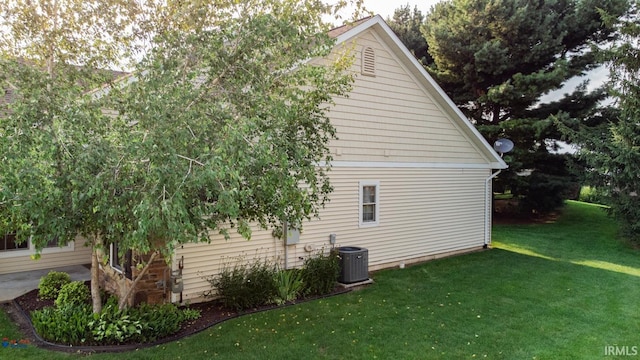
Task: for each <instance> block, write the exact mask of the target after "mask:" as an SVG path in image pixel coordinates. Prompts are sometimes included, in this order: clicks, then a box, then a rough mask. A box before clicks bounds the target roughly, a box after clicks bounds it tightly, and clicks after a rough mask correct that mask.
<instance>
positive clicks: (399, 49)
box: [329, 15, 508, 169]
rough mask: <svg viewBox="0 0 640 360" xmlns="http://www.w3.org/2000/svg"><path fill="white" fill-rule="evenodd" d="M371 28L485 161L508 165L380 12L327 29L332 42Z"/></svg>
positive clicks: (359, 33) (344, 41)
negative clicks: (333, 38)
mask: <svg viewBox="0 0 640 360" xmlns="http://www.w3.org/2000/svg"><path fill="white" fill-rule="evenodd" d="M368 30H372V31H374V32H375V34H376V35H377V36H378V37H379V38H380V39H381V41H383V42H384V43H385V45H386V46H388V47H389V49H391V50H392V52H393V53H394V54H395V55H396V56H397V57H398V60H399V61H400V62H401V63H402V64H403V65H404V66H405V67H406V68H407V69H408V71H409V72H410V73H411V74H412V75H413V76H414V77H415V78H416V79H418V81H419V82H420V85H421V86H423V87H424V88H425V90H426V92H427V94H428V96H430V97H431V98H432V100H433V102H434V103H435V104H436V105H437V106H438V107H440V109H441V110H442V111H443V112H444V113H445V114H447V115H448V116H449V118H450V119H452V120H453V121H454V122H455V125H457V127H458V128H459V129H460V131H461V132H462V133H463V134H464V135H465V136H466V137H467V138H468V139H469V140H470V141H471V142H472V144H473V145H474V146H475V147H476V149H477V150H478V151H479V152H480V153H481V154H482V155H483V156H484V157H485V158H486V159H487V160H488V161H489V163H490V165H491V168H493V169H506V168H507V167H508V165H507V164H506V163H505V162H504V160H503V159H502V158H501V157H500V155H498V153H497V152H496V151H495V150H494V149H493V147H492V146H491V145H489V143H488V142H487V140H485V138H484V137H483V136H482V134H480V132H479V131H478V130H477V129H476V128H475V126H473V124H472V123H471V122H470V121H469V120H468V119H467V117H466V116H465V115H464V114H463V113H462V111H461V110H460V109H459V108H458V107H457V106H456V105H455V104H454V103H453V101H452V100H451V98H449V96H448V95H447V94H446V93H445V92H444V90H442V88H441V87H440V86H439V85H438V84H437V83H436V81H435V80H434V79H433V77H431V75H430V74H429V73H428V72H427V71H426V70H425V69H424V67H423V66H422V64H420V62H418V60H417V59H416V58H415V57H414V56H413V55H412V54H411V52H409V49H407V47H406V46H404V44H403V43H402V41H400V39H399V38H398V37H397V36H396V35H395V33H394V32H393V30H391V28H390V27H389V25H387V23H386V22H385V21H384V20H383V19H382V17H381V16H380V15H376V16H373V17H368V18H364V19H361V20H358V21H356V22H354V23H352V24H348V25H345V26H341V27H337V28H335V29H333V30H331V31H330V32H329V35H330V36H332V37H335V38H336V45H339V44H342V43H346V42H349V41H351V40H353V39H354V38H356V37H357V36H359V35H361V34H362V33H364V32H365V31H368Z"/></svg>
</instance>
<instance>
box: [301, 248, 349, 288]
mask: <svg viewBox="0 0 640 360" xmlns="http://www.w3.org/2000/svg"><path fill="white" fill-rule="evenodd" d="M338 276H340V263H339V262H338V253H337V252H334V251H331V253H330V254H329V255H324V254H319V255H318V256H315V257H310V258H308V259H306V260H305V262H304V267H303V269H302V280H303V281H304V285H305V290H304V293H305V294H307V295H324V294H328V293H330V292H332V291H333V289H334V288H335V286H336V282H337V281H338Z"/></svg>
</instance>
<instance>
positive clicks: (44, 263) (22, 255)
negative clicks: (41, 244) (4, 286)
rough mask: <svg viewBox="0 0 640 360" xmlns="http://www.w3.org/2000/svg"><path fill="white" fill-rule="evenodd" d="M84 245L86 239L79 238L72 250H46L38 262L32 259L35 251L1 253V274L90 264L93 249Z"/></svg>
mask: <svg viewBox="0 0 640 360" xmlns="http://www.w3.org/2000/svg"><path fill="white" fill-rule="evenodd" d="M84 243H85V241H84V239H82V238H77V239H76V240H75V242H74V244H73V247H72V249H69V248H66V247H64V248H51V249H44V250H43V251H42V256H41V257H40V259H38V260H32V259H31V255H32V254H33V253H34V251H33V250H25V251H19V252H16V253H14V254H9V253H8V252H5V253H0V274H8V273H14V272H21V271H29V270H41V269H51V268H55V267H62V266H68V265H83V264H90V263H91V248H90V247H86V246H84Z"/></svg>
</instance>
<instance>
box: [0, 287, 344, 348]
mask: <svg viewBox="0 0 640 360" xmlns="http://www.w3.org/2000/svg"><path fill="white" fill-rule="evenodd" d="M349 291H351V290H350V289H344V288H341V287H336V288H335V289H334V291H333V292H332V293H330V294H327V295H324V296H316V297H308V298H304V299H300V300H297V301H296V302H292V303H288V304H285V305H284V306H289V305H294V304H297V303H301V302H306V301H310V300H315V299H318V298H321V297H329V296H333V295H338V294H343V293H347V292H349ZM46 306H53V300H42V299H39V298H38V290H37V289H36V290H32V291H30V292H28V293H26V294H24V295H22V296H20V297H18V298H16V299H14V301H13V302H7V303H0V308H2V310H4V311H5V312H6V313H7V314H8V315H9V316H10V318H11V319H12V320H13V321H14V322H15V323H16V325H17V326H18V328H19V329H20V332H21V333H22V334H24V336H25V340H28V341H29V343H31V344H34V345H37V346H38V347H42V348H47V349H51V350H57V351H66V352H74V353H78V352H80V353H93V352H120V351H130V350H134V349H139V348H144V347H150V346H155V345H158V344H163V343H167V342H171V341H175V340H179V339H182V338H184V337H186V336H189V335H193V334H195V333H198V332H200V331H203V330H205V329H207V328H209V327H211V326H213V325H216V324H219V323H221V322H223V321H225V320H229V319H232V318H235V317H238V316H241V315H246V314H252V313H256V312H260V311H266V310H270V309H276V308H279V306H276V305H266V306H262V307H259V308H255V309H251V310H245V311H234V310H229V309H227V308H224V307H223V306H222V305H221V304H220V302H218V301H208V302H201V303H195V304H190V305H189V308H191V309H196V310H200V317H199V318H198V319H195V320H192V321H185V322H184V323H183V324H182V326H181V328H180V330H179V331H178V332H177V333H175V334H173V335H170V336H168V337H165V338H163V339H160V340H158V341H156V342H153V343H148V344H124V345H112V346H66V345H58V344H52V343H49V342H47V341H44V340H42V339H41V338H40V337H39V336H38V335H37V334H36V332H35V330H34V329H33V325H32V324H31V321H30V319H29V315H28V314H30V312H31V311H33V310H38V309H42V308H44V307H46ZM280 307H282V306H280Z"/></svg>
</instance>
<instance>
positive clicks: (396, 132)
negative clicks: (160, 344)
mask: <svg viewBox="0 0 640 360" xmlns="http://www.w3.org/2000/svg"><path fill="white" fill-rule="evenodd" d="M331 35H332V36H334V37H336V39H337V42H336V47H335V51H341V50H342V49H345V48H348V49H351V50H352V51H353V52H354V54H355V57H356V59H355V61H354V64H353V66H352V69H351V70H352V71H353V72H354V74H356V78H355V79H356V80H355V84H354V88H353V91H352V92H351V93H350V95H349V97H348V98H337V99H335V106H333V107H332V108H331V111H330V113H329V116H330V118H331V121H332V123H333V125H334V126H335V128H336V131H337V137H338V139H337V140H334V141H332V142H331V144H330V148H331V151H332V155H333V161H332V163H331V165H332V170H331V172H330V178H331V183H332V185H333V187H334V191H333V193H332V194H331V196H330V199H331V201H330V202H329V203H328V204H327V205H326V207H325V208H324V209H323V210H321V213H320V219H315V220H312V221H310V222H307V223H305V224H304V225H303V229H302V231H301V232H300V234H299V241H298V242H295V243H293V244H291V245H285V241H283V240H282V239H278V238H275V237H273V235H272V233H271V231H263V230H256V231H254V233H253V235H252V238H251V240H250V241H247V240H245V239H242V238H241V237H240V236H237V235H236V236H233V237H232V239H231V240H229V241H225V240H224V239H223V238H222V237H221V236H218V235H212V242H211V243H210V244H189V245H184V246H182V247H180V248H179V249H177V250H176V253H175V256H174V259H173V261H172V264H173V265H172V266H173V268H174V269H173V270H174V271H177V270H178V266H179V265H181V266H182V281H183V286H184V288H183V291H182V294H173V295H172V301H174V302H176V301H179V299H180V298H179V296H182V300H183V301H197V300H198V299H200V298H201V297H202V294H203V292H205V291H207V290H210V285H209V283H208V282H207V281H205V279H204V277H206V276H210V275H215V274H217V273H218V272H219V271H220V269H222V268H223V267H224V266H232V265H233V264H235V263H236V262H237V261H251V260H253V259H265V258H267V259H275V260H277V261H278V262H279V263H280V264H281V266H284V267H287V268H290V267H299V266H301V265H302V264H303V261H304V259H306V258H307V257H309V256H312V255H313V254H315V253H317V252H319V251H324V252H327V251H329V250H330V249H331V248H332V247H339V246H357V247H363V248H366V249H367V250H368V265H369V270H370V271H373V270H377V269H382V268H387V267H395V266H398V265H400V264H409V263H413V262H420V261H425V260H429V259H434V258H438V257H443V256H449V255H453V254H459V253H464V252H469V251H474V250H477V249H482V248H483V247H486V246H487V245H489V244H490V242H491V232H490V230H491V229H490V226H491V179H492V176H493V174H494V173H495V171H496V170H499V169H504V168H506V167H507V166H506V164H505V163H504V161H503V160H502V159H501V158H500V156H499V155H498V154H497V153H496V152H495V151H494V150H493V149H492V147H491V146H490V145H489V144H488V143H487V141H486V140H485V139H483V137H482V136H481V135H480V134H479V132H478V131H477V130H476V129H475V128H474V127H473V125H472V124H471V123H470V122H469V121H468V120H467V119H466V118H465V116H464V115H463V114H462V113H461V112H460V110H459V109H458V108H457V107H456V106H455V105H454V104H453V103H452V101H451V100H450V99H449V98H448V97H447V95H446V94H445V93H444V92H443V91H442V89H441V88H440V87H439V86H438V85H437V84H436V83H435V82H434V80H433V79H432V78H431V77H430V76H429V74H428V73H427V72H426V71H425V70H424V68H423V67H422V66H421V65H420V64H419V63H418V62H417V61H416V59H415V58H414V57H413V56H412V55H411V53H410V52H409V51H408V50H407V49H406V48H405V47H404V45H402V43H401V42H400V40H399V39H398V38H397V37H396V36H395V35H394V34H393V32H392V30H391V29H390V28H389V26H388V25H387V24H386V23H385V22H384V20H383V19H382V18H381V17H380V16H375V17H371V18H367V19H364V20H361V21H359V22H357V23H355V24H353V25H351V26H344V27H340V28H337V29H334V30H332V32H331ZM313 61H314V62H317V63H321V62H322V60H321V59H316V60H313ZM319 165H322V164H319ZM332 234H333V237H334V238H335V242H334V243H331V240H330V239H331V237H332V236H331V235H332Z"/></svg>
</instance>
